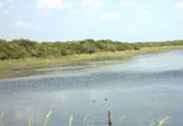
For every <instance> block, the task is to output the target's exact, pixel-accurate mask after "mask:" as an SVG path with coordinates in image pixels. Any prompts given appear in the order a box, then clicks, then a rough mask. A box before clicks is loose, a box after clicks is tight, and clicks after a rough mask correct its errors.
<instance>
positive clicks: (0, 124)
mask: <svg viewBox="0 0 183 126" xmlns="http://www.w3.org/2000/svg"><path fill="white" fill-rule="evenodd" d="M4 115H5V114H4V112H1V113H0V126H5V124H4ZM52 115H53V112H52V111H49V112H48V113H46V115H45V117H44V121H43V126H49V125H48V123H49V121H50V120H51V116H52ZM124 118H126V117H123V121H124ZM87 119H88V116H85V117H84V119H83V122H82V124H81V125H83V126H87V124H85V123H86V120H87ZM73 120H74V115H73V114H71V115H70V116H69V120H68V122H69V123H68V126H73ZM168 120H169V117H168V116H167V117H165V118H163V119H161V120H159V121H156V122H155V123H154V124H153V125H151V126H166V124H167V122H168ZM111 121H112V120H111ZM121 121H122V120H121V119H120V122H121ZM27 126H33V122H32V118H29V119H28V125H27ZM106 126H107V124H106Z"/></svg>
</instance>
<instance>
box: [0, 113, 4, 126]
mask: <svg viewBox="0 0 183 126" xmlns="http://www.w3.org/2000/svg"><path fill="white" fill-rule="evenodd" d="M0 126H4V112H1V113H0Z"/></svg>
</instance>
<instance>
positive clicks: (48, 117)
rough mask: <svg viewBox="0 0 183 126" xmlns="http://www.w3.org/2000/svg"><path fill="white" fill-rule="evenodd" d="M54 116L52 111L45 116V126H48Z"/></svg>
mask: <svg viewBox="0 0 183 126" xmlns="http://www.w3.org/2000/svg"><path fill="white" fill-rule="evenodd" d="M52 114H53V112H52V111H51V110H50V111H49V112H48V113H47V114H46V115H45V118H44V123H43V126H48V122H49V121H50V119H51V116H52Z"/></svg>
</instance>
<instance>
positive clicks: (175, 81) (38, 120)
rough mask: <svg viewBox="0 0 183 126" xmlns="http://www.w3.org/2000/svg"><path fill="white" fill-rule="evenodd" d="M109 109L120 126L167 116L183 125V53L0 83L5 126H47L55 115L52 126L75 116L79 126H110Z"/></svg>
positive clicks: (147, 125)
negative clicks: (29, 124)
mask: <svg viewBox="0 0 183 126" xmlns="http://www.w3.org/2000/svg"><path fill="white" fill-rule="evenodd" d="M39 73H41V74H39ZM43 73H44V74H43ZM108 110H111V112H112V120H113V125H114V126H151V125H152V124H153V122H154V121H156V120H161V119H163V118H165V117H169V119H168V121H167V126H182V125H183V119H182V117H183V51H172V52H168V53H161V54H154V55H150V54H148V55H142V56H138V57H135V58H133V59H131V60H129V61H123V62H122V61H111V62H98V63H91V64H86V65H77V66H67V67H56V68H47V69H38V70H37V72H36V73H35V75H31V76H29V77H19V78H15V79H9V80H1V81H0V112H1V115H0V121H1V120H2V121H3V123H4V125H5V126H26V125H27V121H28V119H30V118H32V120H33V125H34V126H41V125H42V124H43V121H44V117H45V115H46V113H48V112H49V111H52V113H53V114H52V115H51V119H50V121H49V126H68V120H69V117H70V115H73V116H74V118H73V126H105V125H106V122H107V121H106V120H107V119H106V118H107V116H106V115H107V111H108ZM0 125H1V124H0Z"/></svg>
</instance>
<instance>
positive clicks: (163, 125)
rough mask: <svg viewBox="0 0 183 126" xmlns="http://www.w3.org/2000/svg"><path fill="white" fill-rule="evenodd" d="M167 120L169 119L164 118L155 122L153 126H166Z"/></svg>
mask: <svg viewBox="0 0 183 126" xmlns="http://www.w3.org/2000/svg"><path fill="white" fill-rule="evenodd" d="M168 119H169V117H165V118H164V119H162V120H160V121H157V122H155V124H154V125H153V126H166V123H167V121H168Z"/></svg>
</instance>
